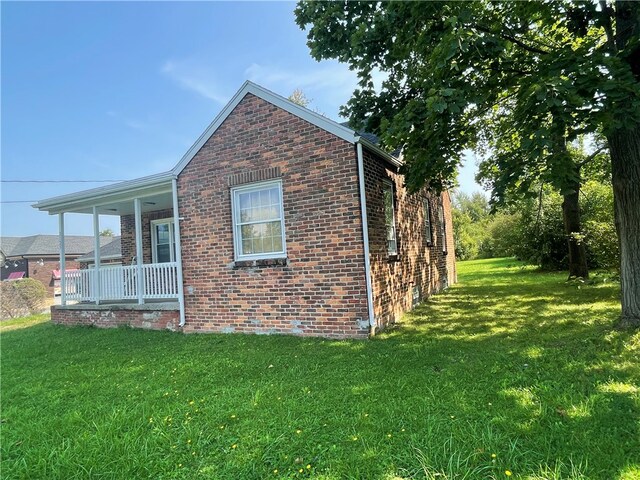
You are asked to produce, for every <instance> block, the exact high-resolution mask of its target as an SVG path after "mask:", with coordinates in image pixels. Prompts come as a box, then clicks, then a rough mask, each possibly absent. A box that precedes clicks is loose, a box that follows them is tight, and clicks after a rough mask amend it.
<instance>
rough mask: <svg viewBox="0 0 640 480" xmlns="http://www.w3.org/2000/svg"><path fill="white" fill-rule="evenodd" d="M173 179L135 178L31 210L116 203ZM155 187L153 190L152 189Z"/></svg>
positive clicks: (57, 210) (167, 176) (160, 175)
mask: <svg viewBox="0 0 640 480" xmlns="http://www.w3.org/2000/svg"><path fill="white" fill-rule="evenodd" d="M174 178H175V175H174V174H173V173H172V172H163V173H157V174H155V175H149V176H147V177H141V178H135V179H133V180H127V181H125V182H118V183H114V184H112V185H106V186H104V187H97V188H91V189H89V190H82V191H80V192H76V193H70V194H68V195H60V196H59V197H51V198H47V199H45V200H40V201H39V202H38V203H35V204H34V205H33V208H37V209H38V210H44V211H47V212H49V213H51V214H53V213H61V212H64V211H67V209H69V208H73V207H77V206H78V205H79V204H84V203H86V202H90V203H91V204H92V205H96V206H98V205H99V204H101V203H107V202H110V201H116V199H117V198H119V197H120V196H122V195H123V194H125V195H126V194H129V193H133V192H136V191H140V190H150V189H153V190H154V191H155V189H157V187H159V186H163V185H166V184H169V188H170V185H171V180H172V179H174ZM154 187H155V188H154Z"/></svg>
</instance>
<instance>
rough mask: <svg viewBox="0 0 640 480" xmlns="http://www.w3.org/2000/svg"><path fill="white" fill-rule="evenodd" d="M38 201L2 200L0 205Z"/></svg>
mask: <svg viewBox="0 0 640 480" xmlns="http://www.w3.org/2000/svg"><path fill="white" fill-rule="evenodd" d="M37 201H38V200H2V201H1V202H0V203H34V202H37Z"/></svg>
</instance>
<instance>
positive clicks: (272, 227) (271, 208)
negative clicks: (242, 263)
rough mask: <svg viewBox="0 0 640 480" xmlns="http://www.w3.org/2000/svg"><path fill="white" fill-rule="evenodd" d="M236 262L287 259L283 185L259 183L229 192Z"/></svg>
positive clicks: (279, 183)
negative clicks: (231, 203)
mask: <svg viewBox="0 0 640 480" xmlns="http://www.w3.org/2000/svg"><path fill="white" fill-rule="evenodd" d="M231 198H232V202H233V239H234V247H235V258H236V260H259V259H267V258H282V257H285V256H286V248H285V241H284V210H283V208H282V182H281V181H280V180H278V181H275V182H262V183H257V184H251V185H244V186H241V187H235V188H232V189H231Z"/></svg>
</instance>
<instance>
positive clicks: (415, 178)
mask: <svg viewBox="0 0 640 480" xmlns="http://www.w3.org/2000/svg"><path fill="white" fill-rule="evenodd" d="M616 7H617V9H618V10H617V11H616V12H614V10H613V4H610V3H607V2H605V1H602V2H599V3H597V2H577V1H557V0H549V1H541V2H538V1H536V2H495V3H493V2H487V1H476V2H439V3H438V2H388V3H387V2H384V3H382V2H300V3H299V4H298V6H297V8H296V12H295V13H296V19H297V23H298V25H300V27H302V28H308V39H309V42H308V44H309V47H310V48H311V53H312V55H313V56H314V57H315V58H316V59H323V58H336V59H338V60H340V61H342V62H346V63H348V64H349V65H350V67H351V68H352V69H353V70H355V71H356V72H357V74H358V76H359V79H360V81H359V88H358V89H357V90H356V91H355V92H354V96H353V97H352V99H351V100H350V101H349V102H348V104H347V105H346V106H345V107H344V108H343V114H345V115H347V116H349V117H350V118H351V120H352V122H353V123H354V126H358V127H365V128H367V129H369V130H371V131H374V132H377V133H379V134H381V137H382V141H383V143H384V144H385V145H386V146H387V147H388V148H398V147H402V148H403V155H404V159H405V162H406V165H405V172H404V173H405V174H406V181H407V185H408V186H409V187H410V188H411V189H417V188H420V187H421V186H422V185H423V183H424V181H425V179H429V185H430V187H432V188H434V189H435V190H441V189H442V188H448V187H451V186H452V183H453V179H454V177H455V171H456V168H457V166H458V165H459V163H460V155H461V152H462V150H463V149H464V148H468V147H473V146H474V145H476V143H477V141H478V139H479V138H480V135H481V134H482V133H483V131H484V130H485V129H487V128H492V125H491V124H487V122H486V121H485V120H486V119H487V118H492V117H493V118H494V119H495V118H498V119H499V116H500V112H508V115H509V119H510V122H509V124H506V123H501V122H499V121H498V122H496V123H494V124H493V127H496V128H502V130H501V131H498V132H497V134H498V135H500V139H501V140H502V141H503V142H511V144H512V145H511V148H516V149H517V150H518V151H519V155H518V156H517V158H519V159H527V160H530V159H536V160H535V161H536V162H538V165H521V164H518V163H511V164H510V169H511V172H516V171H519V170H521V169H522V168H525V169H537V170H538V171H540V170H541V169H543V170H547V171H550V172H551V173H552V175H551V176H552V177H553V178H554V179H556V180H557V181H558V182H560V183H562V181H563V178H565V177H571V176H572V175H574V172H573V171H572V169H571V168H569V167H568V166H567V156H566V155H564V154H560V155H559V154H558V152H554V144H556V143H557V139H558V138H563V139H565V140H566V141H568V142H571V141H573V140H575V139H577V138H578V137H580V136H581V135H584V134H587V133H594V132H597V131H602V132H603V133H604V134H605V135H606V134H607V133H608V132H609V131H610V130H615V129H620V128H622V127H623V126H624V125H626V124H634V125H636V124H638V122H640V84H639V83H638V77H639V76H640V67H639V68H635V69H634V67H633V66H634V65H635V64H637V59H635V60H634V57H635V56H640V53H639V49H638V39H637V35H635V37H634V36H631V38H630V39H629V38H627V37H628V36H627V37H625V36H624V35H618V34H616V30H620V29H621V28H624V25H625V24H624V22H625V18H626V17H625V15H626V16H633V15H637V12H638V11H639V10H638V8H636V7H634V6H633V5H632V4H628V5H627V4H625V2H617V3H616ZM623 17H624V18H623ZM634 61H635V63H634ZM376 71H383V72H385V74H387V75H388V76H387V78H386V79H385V80H384V81H383V83H382V87H381V89H380V91H376V89H375V87H374V84H373V80H372V78H373V75H374V74H375V73H376ZM514 157H515V156H514ZM509 174H510V173H509V172H507V177H506V179H505V181H506V180H508V175H509ZM513 174H514V175H515V173H513ZM568 179H569V180H570V179H571V178H568Z"/></svg>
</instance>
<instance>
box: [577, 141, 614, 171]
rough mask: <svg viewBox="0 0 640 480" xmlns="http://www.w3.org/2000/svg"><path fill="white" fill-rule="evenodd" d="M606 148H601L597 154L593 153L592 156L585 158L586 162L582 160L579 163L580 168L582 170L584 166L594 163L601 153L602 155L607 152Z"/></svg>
mask: <svg viewBox="0 0 640 480" xmlns="http://www.w3.org/2000/svg"><path fill="white" fill-rule="evenodd" d="M606 149H607V148H606V147H604V146H603V147H599V148H598V149H597V150H596V151H595V152H593V153H592V154H591V155H589V156H588V157H587V158H585V159H584V160H582V161H581V162H578V168H582V167H583V166H584V165H586V164H587V163H589V162H590V161H592V160H593V159H594V158H596V157H597V156H598V155H599V154H600V153H602V152H603V151H604V150H606Z"/></svg>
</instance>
